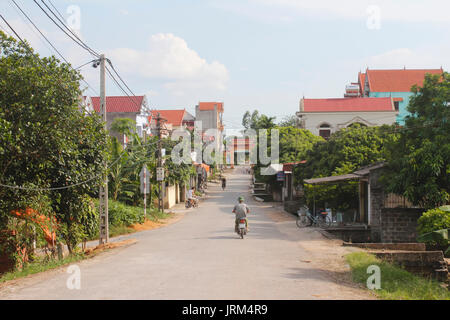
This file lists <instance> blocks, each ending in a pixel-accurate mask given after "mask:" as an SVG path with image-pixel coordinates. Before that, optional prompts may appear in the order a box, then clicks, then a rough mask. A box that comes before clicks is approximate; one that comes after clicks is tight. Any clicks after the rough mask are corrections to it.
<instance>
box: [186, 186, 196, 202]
mask: <svg viewBox="0 0 450 320" xmlns="http://www.w3.org/2000/svg"><path fill="white" fill-rule="evenodd" d="M194 192H195V187H192V188H191V189H189V190H188V192H187V198H188V201H189V202H190V203H191V206H192V207H193V206H194V204H197V203H198V199H197V198H196V197H195V196H194Z"/></svg>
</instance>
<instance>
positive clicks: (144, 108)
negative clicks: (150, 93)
mask: <svg viewBox="0 0 450 320" xmlns="http://www.w3.org/2000/svg"><path fill="white" fill-rule="evenodd" d="M89 99H90V100H91V101H92V106H93V109H94V110H95V111H96V112H97V113H100V97H90V98H86V99H85V101H89ZM149 113H150V110H149V108H148V101H147V97H146V96H145V95H143V96H133V97H129V96H108V97H106V119H107V128H108V130H110V129H111V125H112V123H113V121H114V119H117V118H127V119H131V120H133V121H135V122H136V132H137V133H138V135H139V136H141V137H142V136H143V135H144V132H147V133H149V123H148V115H149ZM110 134H111V135H112V136H115V137H117V139H118V140H119V141H120V142H121V143H122V144H123V145H125V144H126V143H127V137H125V136H122V135H121V134H119V133H117V132H110Z"/></svg>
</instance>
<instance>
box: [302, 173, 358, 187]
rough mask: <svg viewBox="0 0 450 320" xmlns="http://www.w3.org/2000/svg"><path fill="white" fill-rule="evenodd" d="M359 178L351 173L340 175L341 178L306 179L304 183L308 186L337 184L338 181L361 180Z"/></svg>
mask: <svg viewBox="0 0 450 320" xmlns="http://www.w3.org/2000/svg"><path fill="white" fill-rule="evenodd" d="M359 178H360V176H358V175H356V174H353V173H349V174H343V175H339V176H331V177H323V178H315V179H306V180H304V181H305V183H307V184H320V183H328V182H337V181H344V180H353V179H359Z"/></svg>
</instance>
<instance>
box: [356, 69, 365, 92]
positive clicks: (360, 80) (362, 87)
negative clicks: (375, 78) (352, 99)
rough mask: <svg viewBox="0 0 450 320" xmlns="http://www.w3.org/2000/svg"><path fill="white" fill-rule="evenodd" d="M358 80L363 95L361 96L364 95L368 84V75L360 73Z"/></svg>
mask: <svg viewBox="0 0 450 320" xmlns="http://www.w3.org/2000/svg"><path fill="white" fill-rule="evenodd" d="M358 80H359V89H360V93H361V95H364V84H365V83H366V74H365V73H361V72H360V73H359V74H358Z"/></svg>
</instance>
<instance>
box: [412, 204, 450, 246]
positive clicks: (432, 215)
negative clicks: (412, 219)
mask: <svg viewBox="0 0 450 320" xmlns="http://www.w3.org/2000/svg"><path fill="white" fill-rule="evenodd" d="M445 229H450V211H448V210H444V208H442V207H441V208H436V209H431V210H428V211H427V212H425V213H424V214H423V215H422V216H421V217H420V218H419V220H418V228H417V230H418V232H419V235H424V234H427V233H430V232H434V231H438V230H445ZM426 242H429V243H430V244H436V243H438V244H440V245H444V246H445V245H450V242H449V241H448V239H438V240H436V239H435V240H429V241H426Z"/></svg>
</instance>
